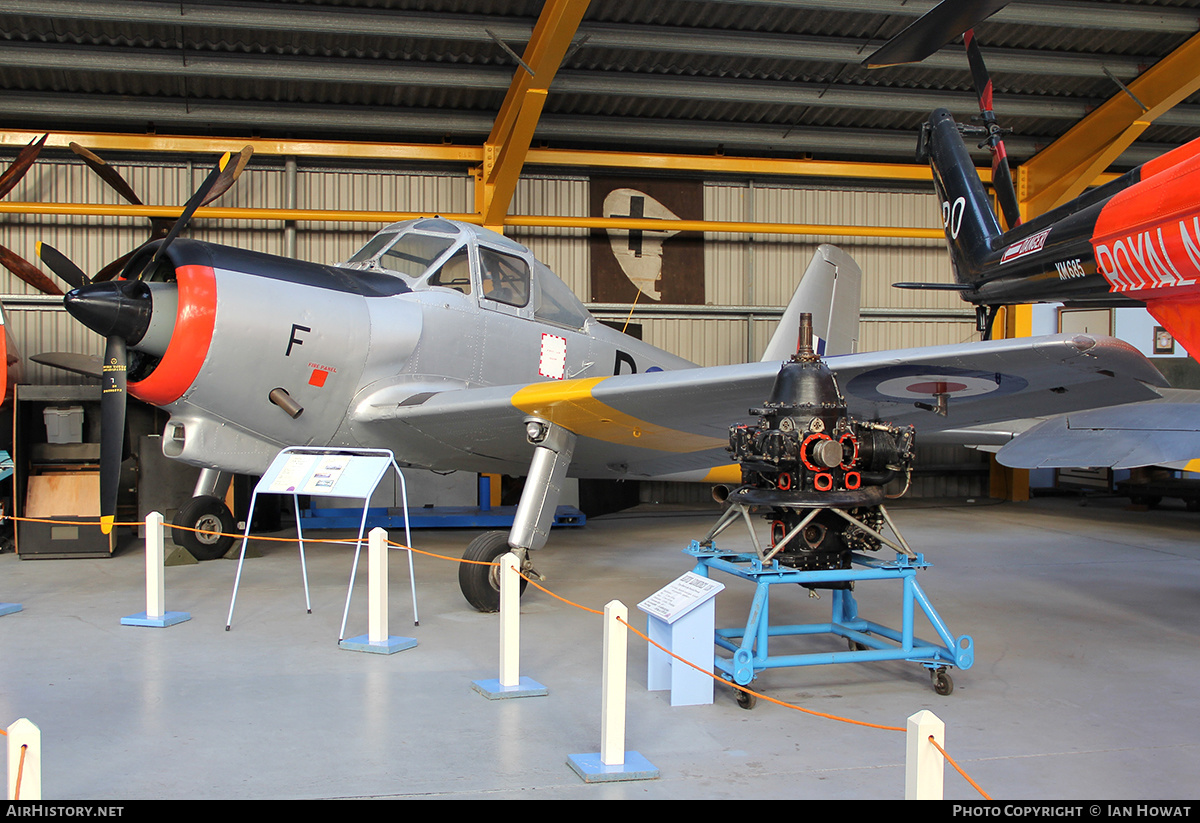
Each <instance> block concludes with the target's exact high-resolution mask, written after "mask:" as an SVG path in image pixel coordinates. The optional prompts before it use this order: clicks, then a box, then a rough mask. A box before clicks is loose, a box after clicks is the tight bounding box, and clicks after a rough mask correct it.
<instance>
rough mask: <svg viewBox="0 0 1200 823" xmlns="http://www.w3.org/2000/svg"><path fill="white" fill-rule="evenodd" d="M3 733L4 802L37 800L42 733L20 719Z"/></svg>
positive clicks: (40, 779) (39, 787) (39, 782)
mask: <svg viewBox="0 0 1200 823" xmlns="http://www.w3.org/2000/svg"><path fill="white" fill-rule="evenodd" d="M7 731H8V799H9V800H41V799H42V730H41V729H39V728H38V727H37V726H35V725H33V724H32V723H30V722H29V721H28V720H26V719H25V718H23V717H22V718H21V719H20V720H18V721H17V722H15V723H13V724H12V725H11V726H9V727H8V729H7ZM18 774H19V775H20V783H18V782H17V777H18Z"/></svg>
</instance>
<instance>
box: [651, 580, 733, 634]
mask: <svg viewBox="0 0 1200 823" xmlns="http://www.w3.org/2000/svg"><path fill="white" fill-rule="evenodd" d="M724 588H725V585H724V584H723V583H718V582H717V581H715V580H710V579H709V578H707V577H702V576H700V575H698V574H696V573H695V572H685V573H684V574H683V575H682V576H680V577H678V578H676V579H675V580H673V581H671V582H670V583H668V584H667V585H665V586H663V587H662V588H661V589H659V590H658V591H656V592H655V593H654V594H652V595H650V596H649V597H647V598H646V599H645V600H643V601H642V602H641V603H638V608H639V609H641V610H642V611H643V612H645V613H646V614H648V615H650V616H651V617H657V618H658V619H659V620H662V621H663V622H665V623H674V622H675V621H676V620H678V619H679V618H681V617H683V616H684V615H685V614H687V613H688V612H690V611H691V610H692V609H694V608H696V607H697V606H699V605H700V604H701V603H703V602H705V601H706V600H708V599H709V598H711V597H714V596H715V595H716V594H717V592H719V591H721V590H722V589H724Z"/></svg>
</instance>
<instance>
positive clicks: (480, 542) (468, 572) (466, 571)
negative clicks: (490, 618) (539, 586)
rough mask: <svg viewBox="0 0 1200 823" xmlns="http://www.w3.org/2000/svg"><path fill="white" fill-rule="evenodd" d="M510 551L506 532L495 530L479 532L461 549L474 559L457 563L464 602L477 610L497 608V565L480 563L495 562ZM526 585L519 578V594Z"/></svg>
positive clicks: (459, 585) (498, 600)
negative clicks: (470, 561) (465, 599)
mask: <svg viewBox="0 0 1200 823" xmlns="http://www.w3.org/2000/svg"><path fill="white" fill-rule="evenodd" d="M509 551H510V549H509V547H508V532H500V531H497V532H484V533H483V534H481V535H479V536H478V537H476V538H475V539H474V540H472V541H471V544H470V545H469V546H467V550H466V551H465V552H463V560H473V561H475V562H473V563H460V564H459V566H458V587H459V588H460V589H462V593H463V597H465V598H467V602H468V603H470V604H471V605H472V606H474V607H475V609H477V610H478V611H481V612H498V611H500V567H499V566H483V565H480V564H482V563H495V562H496V560H497V559H498V558H500V557H502V556H504V555H505V554H507V553H508V552H509ZM527 585H529V581H528V580H526V579H525V578H521V594H524V593H525V587H526V586H527Z"/></svg>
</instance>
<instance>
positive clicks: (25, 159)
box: [0, 134, 50, 197]
mask: <svg viewBox="0 0 1200 823" xmlns="http://www.w3.org/2000/svg"><path fill="white" fill-rule="evenodd" d="M49 136H50V135H48V134H43V135H42V136H41V138H40V139H38V140H33V141H31V142H30V143H29V145H28V146H26V147H25V148H23V149H21V151H20V152H19V153H18V154H17V159H16V160H13V161H12V164H11V165H10V166H9V167H8V168H7V169H5V170H4V174H0V197H4V196H5V195H6V194H8V193H9V192H10V191H12V190H13V186H15V185H17V183H19V182H21V178H22V177H24V176H25V172H27V171H29V167H30V166H32V165H33V163H34V161H35V160H37V158H38V154H40V153H41V151H42V146H44V145H45V144H46V138H47V137H49Z"/></svg>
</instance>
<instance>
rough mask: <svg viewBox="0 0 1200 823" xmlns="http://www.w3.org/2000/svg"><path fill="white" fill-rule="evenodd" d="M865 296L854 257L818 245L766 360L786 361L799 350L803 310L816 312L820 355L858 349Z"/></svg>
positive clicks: (823, 245) (815, 320)
mask: <svg viewBox="0 0 1200 823" xmlns="http://www.w3.org/2000/svg"><path fill="white" fill-rule="evenodd" d="M861 297H862V269H860V268H859V267H858V264H857V263H855V262H854V259H853V258H852V257H850V255H848V254H846V252H844V251H842V250H841V249H839V248H837V247H836V246H830V245H828V244H822V245H820V246H818V247H817V251H816V253H815V254H814V255H813V257H812V260H811V261H810V262H809V264H808V268H807V269H805V271H804V276H803V277H802V278H801V279H800V284H799V285H798V286H797V287H796V293H795V294H793V295H792V299H791V301H790V302H788V305H787V308H786V309H784V312H783V317H782V318H781V319H780V321H779V326H778V328H776V329H775V334H774V335H773V336H772V337H771V342H770V343H768V344H767V349H766V351H765V352H763V356H762V359H763V361H764V362H765V361H768V360H786V359H788V358H789V357H791V356H792V355H793V354H795V353H796V343H797V335H798V333H799V328H800V314H801V313H802V312H809V313H811V314H812V317H813V337H814V338H815V341H814V342H815V345H816V348H817V353H818V354H821V355H834V354H851V353H853V352H855V351H857V350H858V311H859V304H860V301H861Z"/></svg>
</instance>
